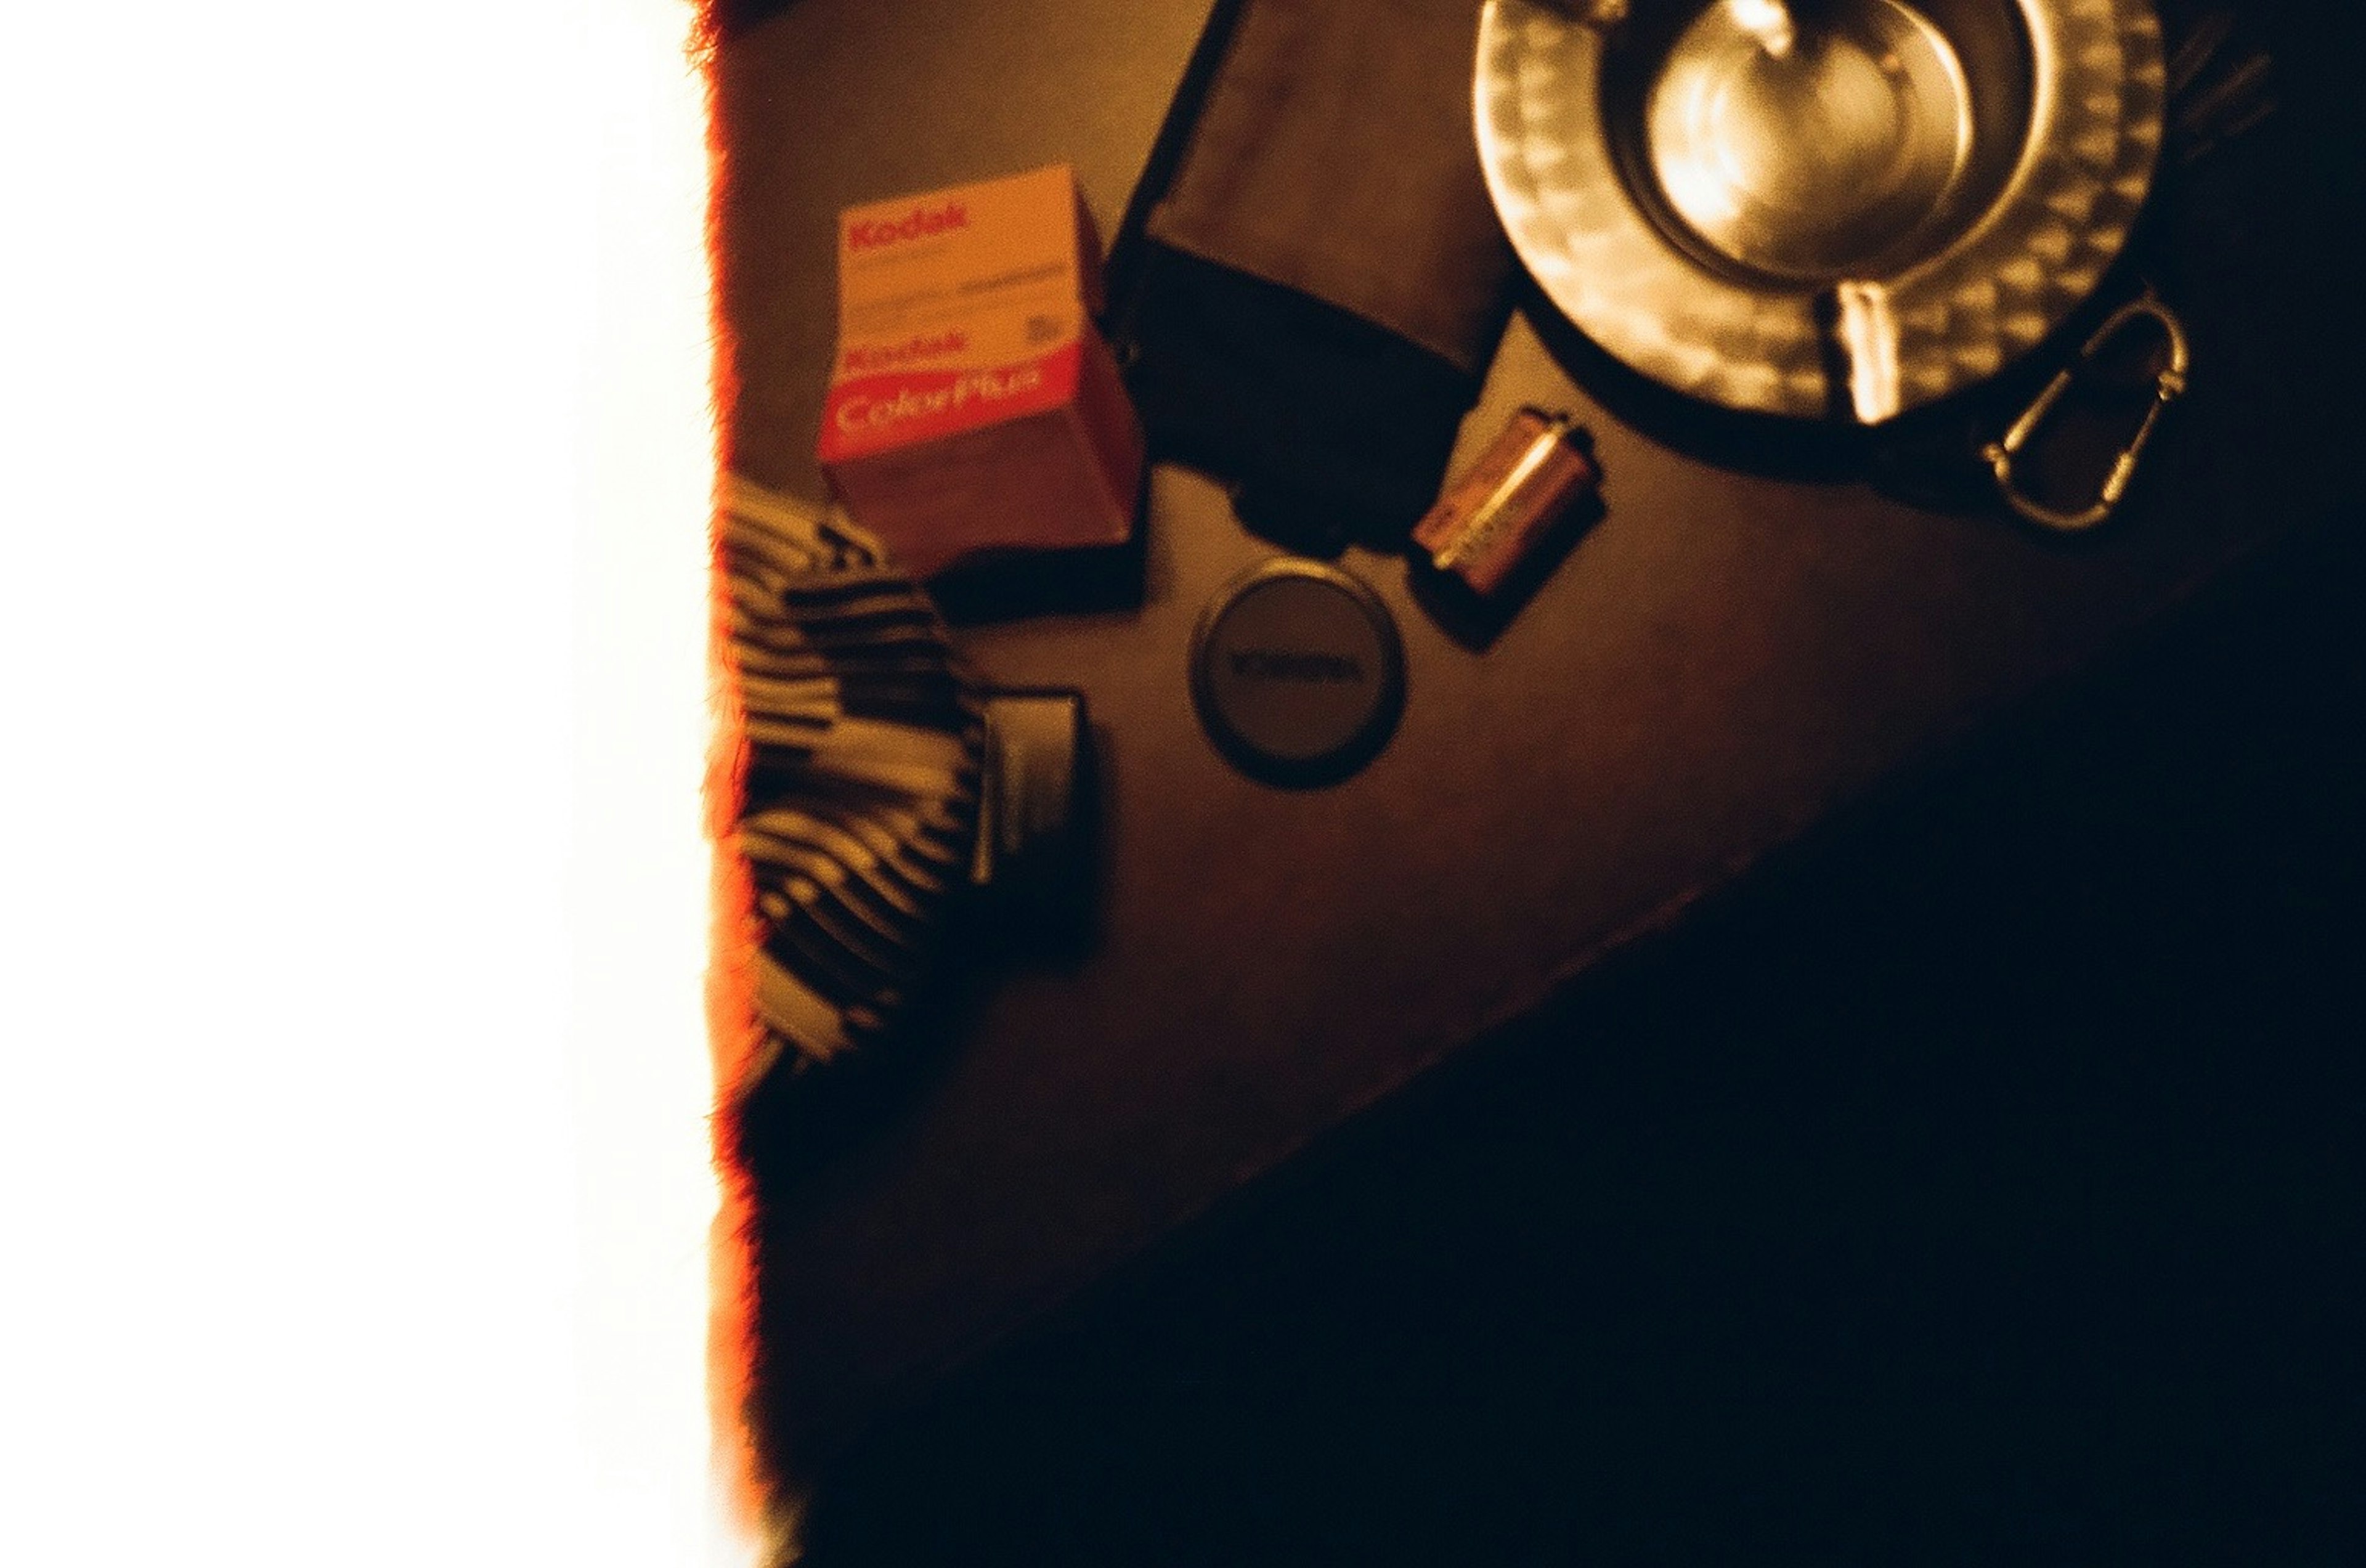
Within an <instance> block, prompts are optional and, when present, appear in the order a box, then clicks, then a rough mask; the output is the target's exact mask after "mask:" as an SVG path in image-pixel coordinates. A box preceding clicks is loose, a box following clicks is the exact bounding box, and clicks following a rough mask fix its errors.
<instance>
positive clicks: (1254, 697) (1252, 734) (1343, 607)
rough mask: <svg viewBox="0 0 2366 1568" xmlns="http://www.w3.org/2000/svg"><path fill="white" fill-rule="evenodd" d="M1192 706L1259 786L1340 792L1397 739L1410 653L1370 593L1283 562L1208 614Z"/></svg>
mask: <svg viewBox="0 0 2366 1568" xmlns="http://www.w3.org/2000/svg"><path fill="white" fill-rule="evenodd" d="M1191 698H1192V702H1193V703H1194V704H1195V705H1197V706H1198V708H1199V710H1200V724H1201V725H1203V726H1204V727H1205V728H1207V731H1208V737H1209V739H1211V740H1213V741H1214V742H1215V743H1216V750H1219V751H1221V752H1222V753H1223V754H1224V757H1225V758H1226V760H1227V761H1231V762H1232V763H1233V765H1234V767H1237V768H1239V769H1240V770H1241V771H1242V772H1243V773H1246V774H1248V775H1249V776H1250V777H1251V778H1254V779H1258V780H1261V781H1263V782H1264V783H1267V784H1281V785H1284V786H1288V787H1291V788H1305V787H1310V786H1313V785H1316V784H1336V783H1338V782H1339V781H1340V780H1341V779H1344V778H1346V777H1347V776H1348V775H1350V774H1351V773H1355V772H1357V771H1358V769H1360V768H1361V767H1363V766H1364V764H1365V763H1367V762H1369V761H1371V760H1372V759H1373V758H1374V757H1377V756H1379V755H1380V749H1381V748H1382V747H1384V746H1386V745H1387V744H1388V741H1389V737H1390V736H1391V734H1393V733H1394V732H1395V730H1396V724H1397V716H1398V715H1399V714H1400V713H1402V712H1403V709H1404V649H1403V644H1401V643H1400V642H1399V641H1398V640H1397V628H1396V623H1395V622H1394V621H1393V620H1391V619H1390V617H1389V611H1388V606H1387V605H1385V604H1381V603H1380V598H1379V596H1378V595H1376V594H1374V593H1373V592H1372V591H1371V590H1370V589H1369V588H1367V587H1365V586H1364V584H1362V583H1361V582H1358V581H1356V579H1354V578H1352V577H1350V576H1348V575H1347V574H1346V572H1344V571H1341V570H1338V569H1337V568H1335V567H1330V566H1325V565H1324V564H1322V563H1321V562H1319V561H1311V560H1301V559H1297V558H1290V557H1282V558H1277V559H1274V560H1269V561H1267V562H1266V563H1265V564H1264V565H1262V566H1259V567H1257V568H1256V569H1255V570H1251V571H1249V572H1247V573H1245V575H1243V576H1241V577H1239V578H1236V579H1234V581H1232V582H1231V583H1230V584H1228V585H1227V586H1226V587H1225V589H1224V591H1223V592H1221V593H1219V594H1218V595H1216V598H1215V601H1214V602H1213V603H1212V604H1210V605H1209V606H1208V608H1207V610H1206V611H1205V612H1204V613H1203V614H1202V615H1200V626H1199V630H1198V631H1197V632H1196V633H1194V634H1193V637H1192V641H1191Z"/></svg>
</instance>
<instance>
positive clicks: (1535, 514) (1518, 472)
mask: <svg viewBox="0 0 2366 1568" xmlns="http://www.w3.org/2000/svg"><path fill="white" fill-rule="evenodd" d="M1591 448H1592V438H1591V437H1590V436H1589V435H1588V434H1586V432H1585V430H1584V429H1583V427H1582V426H1580V425H1579V424H1577V423H1575V422H1574V421H1572V419H1571V418H1570V416H1569V415H1567V414H1562V413H1549V412H1546V411H1545V410H1543V409H1538V408H1524V409H1522V410H1520V411H1519V412H1517V413H1515V414H1514V415H1513V416H1512V420H1511V423H1509V424H1507V425H1505V426H1504V433H1503V434H1501V435H1498V436H1497V437H1496V438H1495V440H1494V442H1493V445H1491V446H1489V447H1488V448H1487V450H1486V451H1485V452H1484V453H1482V454H1481V456H1480V458H1479V460H1478V461H1477V462H1476V463H1474V464H1472V465H1471V466H1470V468H1469V469H1468V470H1466V471H1465V472H1464V473H1463V474H1462V475H1461V477H1460V478H1459V479H1456V480H1455V481H1454V482H1453V483H1452V484H1450V485H1448V486H1447V488H1446V492H1445V493H1444V494H1443V495H1440V496H1439V497H1438V498H1437V505H1435V506H1433V507H1431V508H1430V509H1429V513H1428V514H1427V515H1426V516H1425V517H1423V518H1422V520H1421V521H1420V523H1418V524H1417V525H1414V531H1413V538H1414V544H1416V545H1418V546H1420V547H1421V548H1422V549H1423V550H1424V551H1425V552H1426V553H1427V555H1428V558H1429V564H1430V565H1432V566H1433V567H1436V568H1437V570H1439V571H1442V572H1448V573H1450V574H1452V575H1453V576H1456V577H1459V578H1460V579H1461V580H1462V581H1463V582H1464V583H1465V584H1467V585H1468V586H1469V587H1470V591H1471V592H1474V593H1477V594H1480V595H1482V596H1484V595H1487V594H1491V593H1493V592H1495V591H1496V590H1497V589H1499V588H1501V587H1502V586H1503V585H1504V580H1505V579H1507V578H1508V577H1510V576H1511V575H1512V572H1513V570H1514V569H1515V568H1516V567H1517V566H1518V565H1519V564H1520V562H1521V560H1522V559H1523V558H1526V557H1527V554H1528V552H1529V551H1530V550H1532V549H1534V548H1535V547H1536V546H1537V543H1538V541H1539V540H1540V539H1542V538H1543V536H1544V534H1545V531H1546V530H1547V529H1548V528H1549V527H1551V526H1552V525H1553V523H1554V522H1555V521H1556V520H1558V519H1559V518H1560V516H1561V515H1562V514H1563V513H1566V512H1567V511H1569V509H1570V508H1571V506H1572V505H1573V504H1575V503H1576V502H1578V501H1580V500H1581V499H1583V498H1584V497H1587V496H1590V495H1592V494H1593V493H1594V487H1595V486H1596V485H1598V484H1599V483H1600V482H1601V479H1602V470H1601V469H1600V468H1597V467H1596V466H1595V465H1594V454H1593V451H1592V449H1591Z"/></svg>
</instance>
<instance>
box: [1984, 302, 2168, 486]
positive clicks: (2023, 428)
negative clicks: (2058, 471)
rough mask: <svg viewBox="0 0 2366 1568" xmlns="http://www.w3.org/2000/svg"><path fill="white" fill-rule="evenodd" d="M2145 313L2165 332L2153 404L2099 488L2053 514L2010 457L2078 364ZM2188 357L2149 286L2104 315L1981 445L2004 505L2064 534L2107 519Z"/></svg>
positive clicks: (2018, 451) (2025, 442) (2059, 396)
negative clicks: (2072, 354) (2017, 478)
mask: <svg viewBox="0 0 2366 1568" xmlns="http://www.w3.org/2000/svg"><path fill="white" fill-rule="evenodd" d="M2146 316H2148V317H2150V318H2151V319H2152V320H2154V321H2158V322H2159V323H2160V325H2161V330H2162V331H2163V332H2165V333H2168V334H2169V363H2168V364H2167V365H2165V366H2163V367H2161V370H2160V374H2159V376H2158V378H2155V380H2154V382H2153V398H2152V402H2151V403H2150V404H2149V405H2148V406H2146V409H2145V415H2144V421H2143V423H2140V424H2138V425H2137V426H2136V433H2135V435H2134V436H2133V437H2132V438H2130V440H2129V442H2128V444H2127V446H2124V447H2123V448H2122V449H2121V451H2120V455H2119V457H2116V458H2114V459H2113V463H2112V471H2111V472H2110V473H2109V474H2108V475H2106V476H2105V477H2104V479H2103V487H2102V489H2101V491H2098V492H2096V496H2095V499H2094V501H2093V502H2090V504H2089V505H2087V506H2086V507H2084V508H2082V509H2081V510H2079V511H2077V512H2058V511H2056V510H2055V509H2054V508H2052V507H2050V506H2046V505H2045V504H2043V503H2041V502H2037V501H2034V500H2033V499H2032V498H2031V497H2030V496H2028V495H2027V494H2025V493H2024V492H2023V491H2022V489H2021V487H2020V486H2019V485H2017V484H2016V483H2015V482H2014V481H2013V475H2012V465H2013V459H2014V458H2016V457H2019V456H2020V455H2021V449H2022V447H2023V446H2027V445H2028V443H2029V438H2030V436H2031V435H2032V434H2034V433H2035V431H2036V429H2037V427H2038V425H2039V424H2041V423H2044V422H2045V416H2046V415H2047V414H2048V413H2051V412H2053V411H2054V405H2055V404H2056V403H2057V402H2059V401H2061V400H2062V394H2063V393H2065V392H2067V391H2068V390H2069V389H2070V383H2071V382H2072V381H2073V380H2075V379H2076V378H2077V376H2078V372H2079V367H2081V366H2084V365H2086V364H2088V363H2089V362H2090V361H2091V360H2092V359H2093V358H2094V357H2095V356H2096V355H2098V354H2101V352H2102V351H2103V348H2104V346H2105V345H2106V344H2109V343H2110V342H2111V341H2112V339H2113V338H2114V337H2116V336H2117V335H2119V333H2122V332H2123V331H2124V330H2126V328H2127V326H2128V324H2129V323H2130V322H2132V321H2135V320H2136V319H2137V318H2139V317H2146ZM2188 359H2189V355H2188V352H2187V348H2186V342H2185V323H2184V322H2182V321H2179V320H2178V319H2177V316H2176V313H2175V312H2174V311H2172V310H2169V307H2168V306H2167V305H2164V304H2162V303H2161V302H2160V299H2159V297H2158V296H2157V295H2155V294H2154V293H2152V291H2151V290H2149V289H2147V290H2146V291H2145V292H2144V293H2142V294H2139V295H2137V296H2136V297H2135V299H2131V300H2129V301H2128V302H2127V303H2126V304H2124V305H2123V306H2121V307H2120V308H2119V309H2118V310H2114V311H2113V312H2112V313H2111V315H2109V316H2108V317H2106V318H2105V319H2104V321H2103V324H2102V325H2101V326H2100V327H2097V328H2096V329H2095V334H2094V336H2092V337H2090V338H2089V339H2088V340H2087V343H2086V346H2085V347H2083V348H2081V349H2079V355H2078V357H2077V358H2076V359H2073V360H2072V361H2071V362H2070V363H2069V364H2068V365H2066V366H2064V367H2062V368H2061V369H2060V370H2058V371H2056V372H2055V376H2054V379H2053V380H2051V381H2049V382H2047V383H2046V384H2045V390H2044V391H2042V392H2040V393H2038V394H2037V399H2036V400H2035V401H2034V402H2032V403H2031V404H2030V405H2029V407H2027V408H2025V409H2023V410H2022V413H2021V417H2020V418H2019V419H2017V420H2014V421H2013V422H2012V428H2011V429H2010V430H2008V431H2006V432H2005V433H2004V437H2003V439H2001V440H1999V441H1991V442H1989V444H1988V445H1987V446H1983V447H1981V448H1980V456H1981V457H1985V458H1986V459H1987V460H1988V465H1989V469H1990V470H1991V471H1993V472H1994V473H1995V475H1996V482H1997V489H1998V490H1999V491H2001V492H2002V493H2003V495H2004V499H2005V502H2006V504H2007V505H2009V506H2011V508H2012V509H2013V510H2014V511H2015V512H2017V513H2021V515H2022V516H2023V517H2026V518H2028V519H2029V520H2030V521H2031V522H2032V523H2036V524H2039V525H2043V526H2045V527H2048V528H2056V529H2060V530H2062V531H2064V532H2066V533H2075V532H2077V531H2079V530H2080V529H2082V528H2091V527H2093V526H2094V525H2096V524H2098V523H2101V521H2102V520H2103V519H2104V518H2106V517H2109V516H2110V515H2111V514H2112V512H2113V508H2115V507H2117V506H2118V505H2119V504H2120V498H2121V497H2122V496H2124V495H2125V494H2126V493H2127V490H2128V482H2129V481H2130V480H2131V479H2135V472H2136V459H2137V458H2138V457H2142V456H2143V455H2144V449H2145V443H2146V442H2147V441H2149V440H2151V439H2152V428H2153V426H2154V425H2155V424H2156V423H2158V422H2159V419H2160V411H2161V410H2163V409H2165V408H2167V407H2168V406H2169V400H2171V399H2173V398H2175V397H2176V396H2177V395H2178V394H2179V393H2180V392H2182V391H2184V390H2185V370H2186V365H2187V362H2188Z"/></svg>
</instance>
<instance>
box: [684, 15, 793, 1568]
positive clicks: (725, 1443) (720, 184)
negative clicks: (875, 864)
mask: <svg viewBox="0 0 2366 1568" xmlns="http://www.w3.org/2000/svg"><path fill="white" fill-rule="evenodd" d="M721 4H722V0H701V4H700V11H699V22H698V28H697V32H696V48H695V52H696V55H697V58H698V60H699V62H700V64H701V67H702V69H703V72H704V86H705V93H704V106H705V111H706V153H707V186H706V188H707V214H706V250H707V274H708V277H709V279H710V288H709V294H708V300H709V316H710V321H711V331H712V334H713V343H714V361H713V368H712V370H711V371H710V376H711V380H712V386H713V389H714V394H713V395H714V412H715V479H716V492H717V504H716V509H715V511H714V512H712V513H710V514H709V517H708V567H707V581H708V615H709V618H708V629H707V650H708V671H709V680H710V683H711V689H712V698H711V701H712V705H713V711H714V715H715V736H714V742H713V748H712V750H711V752H710V755H709V760H708V765H707V775H706V786H705V787H706V832H707V838H708V840H709V841H710V843H711V844H712V845H713V854H714V876H713V890H712V894H711V898H712V928H711V935H710V939H709V946H708V959H707V984H706V1007H707V1038H708V1043H709V1056H710V1058H711V1061H712V1064H713V1079H714V1084H715V1111H714V1114H713V1118H712V1123H711V1125H712V1134H713V1136H712V1157H713V1159H714V1162H715V1185H716V1188H717V1203H716V1208H715V1221H714V1224H713V1227H712V1229H711V1232H710V1234H709V1237H708V1243H707V1248H708V1251H707V1256H708V1278H709V1283H708V1290H709V1305H708V1314H707V1334H706V1382H707V1411H708V1419H709V1421H710V1422H711V1424H712V1427H713V1438H714V1440H713V1463H714V1465H715V1477H716V1480H717V1482H718V1483H720V1487H721V1491H722V1495H723V1499H724V1504H725V1506H726V1507H727V1509H728V1510H729V1513H730V1522H731V1523H732V1524H733V1525H734V1526H735V1527H737V1528H738V1529H739V1530H740V1531H741V1532H743V1533H744V1534H745V1535H747V1536H748V1537H749V1538H752V1539H754V1540H760V1541H764V1542H767V1544H768V1551H771V1552H773V1553H778V1552H779V1551H781V1550H782V1549H783V1544H784V1542H783V1539H782V1537H783V1532H784V1529H785V1528H786V1527H784V1526H783V1524H782V1523H781V1522H779V1516H780V1515H781V1513H782V1511H783V1499H782V1498H781V1497H780V1496H779V1495H778V1494H779V1491H780V1487H781V1478H777V1477H772V1476H771V1475H769V1474H768V1473H767V1472H766V1468H765V1465H764V1462H763V1458H762V1454H761V1450H760V1444H759V1439H758V1434H757V1431H756V1428H755V1420H756V1416H755V1411H754V1402H755V1399H756V1394H757V1387H756V1358H757V1332H758V1327H757V1285H758V1279H757V1258H756V1244H757V1225H758V1221H759V1214H758V1211H757V1206H756V1190H755V1182H754V1179H753V1177H752V1176H751V1174H750V1173H749V1171H748V1170H747V1169H746V1168H744V1167H743V1166H742V1164H741V1163H740V1160H739V1156H738V1126H737V1124H736V1122H735V1120H734V1111H733V1108H732V1107H731V1106H730V1105H729V1104H728V1103H727V1096H728V1094H729V1092H730V1088H731V1086H733V1085H736V1084H738V1083H739V1082H740V1081H741V1079H742V1077H744V1075H745V1074H746V1072H747V1070H748V1065H749V1061H750V1060H751V1059H752V1058H753V1056H754V1055H755V1054H756V1051H757V1049H758V1047H759V1045H760V1043H761V1033H762V1032H761V1030H760V1027H759V1025H758V1024H757V1021H756V1005H755V995H756V990H755V965H754V954H755V952H756V948H757V944H758V942H759V940H760V938H759V935H758V925H757V918H756V912H755V905H756V889H755V880H754V877H753V874H752V872H751V869H750V867H749V864H748V863H747V861H746V860H745V859H744V858H743V857H741V856H740V855H739V854H738V853H737V852H735V851H734V850H733V849H732V848H731V846H730V840H729V834H730V831H731V828H732V825H733V824H734V823H735V822H736V821H737V820H738V817H739V814H740V808H741V806H742V804H743V802H744V791H745V785H746V774H747V766H748V744H747V715H746V711H745V709H744V708H743V707H742V706H741V705H740V702H739V697H738V671H736V669H735V668H734V667H733V663H732V660H731V655H730V649H731V639H730V636H729V627H730V592H729V589H728V587H727V583H726V581H725V577H726V573H725V570H724V565H723V528H722V519H721V513H720V506H719V494H720V485H721V479H722V477H723V475H724V474H726V473H727V472H729V471H730V467H731V461H730V432H731V411H732V410H733V408H734V407H736V406H737V404H738V391H739V389H738V378H737V376H736V374H735V372H734V369H733V367H734V366H735V364H736V363H737V352H736V351H737V341H736V339H735V337H734V335H733V332H732V327H731V322H730V321H728V319H727V317H726V315H725V313H724V310H723V305H722V299H723V292H722V288H721V279H722V277H723V273H724V266H725V257H724V254H723V216H722V201H723V192H724V189H725V182H726V180H727V178H728V175H729V163H730V150H729V148H728V147H727V145H726V143H725V140H724V135H723V130H722V125H721V121H720V118H719V116H718V115H717V113H716V109H715V97H716V92H717V88H716V84H715V71H716V69H717V65H716V60H715V51H716V49H717V47H718V46H719V43H720V29H721V21H720V18H719V17H718V15H717V12H718V11H719V9H720V7H721Z"/></svg>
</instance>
